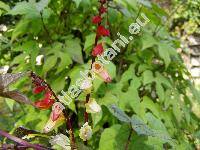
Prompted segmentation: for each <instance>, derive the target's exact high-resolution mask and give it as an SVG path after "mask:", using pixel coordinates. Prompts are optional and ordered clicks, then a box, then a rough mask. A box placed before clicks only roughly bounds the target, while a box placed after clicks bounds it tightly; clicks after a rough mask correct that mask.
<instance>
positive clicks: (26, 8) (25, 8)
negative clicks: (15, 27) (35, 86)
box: [8, 1, 40, 18]
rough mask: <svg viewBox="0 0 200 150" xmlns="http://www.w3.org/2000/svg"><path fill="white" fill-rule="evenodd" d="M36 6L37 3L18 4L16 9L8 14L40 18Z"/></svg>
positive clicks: (24, 2)
mask: <svg viewBox="0 0 200 150" xmlns="http://www.w3.org/2000/svg"><path fill="white" fill-rule="evenodd" d="M35 4H36V3H35V2H26V1H23V2H18V3H17V4H16V5H15V7H14V8H13V9H11V10H10V11H9V12H8V14H11V15H26V16H27V17H28V18H35V17H40V14H39V12H38V11H37V9H36V6H35Z"/></svg>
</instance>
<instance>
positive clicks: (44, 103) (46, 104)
mask: <svg viewBox="0 0 200 150" xmlns="http://www.w3.org/2000/svg"><path fill="white" fill-rule="evenodd" d="M51 97H52V93H51V92H50V91H46V93H45V96H44V98H43V99H42V100H40V101H37V102H35V106H36V107H37V108H40V109H49V108H50V107H51V106H52V105H53V104H54V102H55V100H54V99H51Z"/></svg>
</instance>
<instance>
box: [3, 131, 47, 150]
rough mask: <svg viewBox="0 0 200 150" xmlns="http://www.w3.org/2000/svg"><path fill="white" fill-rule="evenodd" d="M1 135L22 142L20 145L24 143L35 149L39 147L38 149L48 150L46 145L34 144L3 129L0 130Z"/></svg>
mask: <svg viewBox="0 0 200 150" xmlns="http://www.w3.org/2000/svg"><path fill="white" fill-rule="evenodd" d="M0 135H1V136H4V137H7V138H8V139H10V140H12V141H14V142H16V143H18V144H20V145H23V146H25V147H28V148H34V149H37V150H48V149H47V148H44V147H41V146H38V145H34V144H31V143H29V142H27V141H25V140H22V139H20V138H18V137H16V136H13V135H11V134H9V133H7V132H5V131H2V130H0Z"/></svg>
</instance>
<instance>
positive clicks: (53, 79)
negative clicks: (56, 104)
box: [0, 0, 200, 150]
mask: <svg viewBox="0 0 200 150" xmlns="http://www.w3.org/2000/svg"><path fill="white" fill-rule="evenodd" d="M98 5H99V4H98V1H97V0H72V1H71V0H57V1H53V0H41V1H34V0H29V1H18V0H12V1H6V0H1V1H0V24H1V25H0V66H1V68H0V72H1V73H6V72H10V73H11V72H12V73H17V72H24V71H27V70H32V71H34V72H36V73H37V74H38V75H40V76H41V77H43V78H44V79H45V80H46V81H47V82H48V83H49V84H50V85H51V86H52V88H53V90H54V91H55V92H56V93H59V92H60V91H61V90H63V89H64V91H67V89H68V87H69V86H70V85H72V84H74V82H75V81H76V79H78V78H79V71H81V70H82V71H84V70H85V69H87V68H90V62H91V55H90V54H91V50H92V47H93V44H94V40H95V34H94V31H95V28H96V27H95V26H94V25H93V24H92V23H91V18H92V17H93V16H94V14H96V13H97V11H98V10H97V8H98ZM199 8H200V2H199V0H196V1H193V0H187V1H184V2H183V1H181V0H176V1H164V0H163V1H159V2H157V1H156V0H155V1H153V2H150V1H148V0H138V1H136V0H114V1H111V0H110V1H109V10H108V15H107V18H108V21H109V30H110V32H111V37H110V38H108V37H105V38H104V39H103V41H105V45H106V47H109V45H110V44H111V43H112V40H115V39H117V37H118V36H117V32H120V33H121V34H123V35H125V36H126V37H127V36H129V33H128V27H129V25H130V24H131V23H133V22H135V20H136V18H137V17H138V16H139V15H140V13H142V12H143V13H145V14H146V15H147V17H148V18H149V19H150V23H149V24H148V25H147V26H146V27H145V28H144V29H142V31H141V33H140V34H139V35H136V36H135V37H134V41H133V42H131V43H130V44H129V45H128V46H127V47H125V48H122V49H121V53H120V54H119V55H118V56H117V58H115V59H114V61H113V63H110V64H109V65H107V66H105V67H106V68H107V70H108V71H109V73H110V74H111V76H112V78H113V82H112V83H111V84H105V83H103V81H101V80H100V79H97V80H95V81H94V83H93V93H92V96H93V97H94V98H96V100H97V102H98V103H99V104H101V107H102V112H101V113H100V114H97V115H91V116H90V119H89V120H90V122H92V128H93V138H92V139H91V140H89V141H88V144H87V145H82V144H81V143H82V142H81V140H80V138H79V137H78V130H79V129H80V128H81V126H82V125H83V124H84V118H83V117H84V116H83V113H84V107H83V106H84V101H85V94H84V93H82V94H81V95H80V96H79V97H78V98H77V100H78V101H77V102H76V103H75V102H73V103H72V104H71V105H70V108H69V109H70V110H71V115H73V117H74V118H73V126H74V130H75V137H76V141H77V143H78V145H81V147H82V149H100V150H112V149H113V150H116V149H119V150H121V149H124V148H126V149H130V150H131V149H163V148H165V149H170V148H172V147H173V146H174V147H175V148H176V149H180V150H182V149H183V150H188V149H194V148H196V149H199V148H200V130H199V129H200V128H199V127H200V126H199V120H200V112H199V103H200V94H199V91H198V90H197V89H196V88H195V87H194V86H193V78H192V76H191V74H190V73H189V71H188V69H189V70H190V69H191V67H188V68H186V65H184V62H183V60H182V59H181V55H182V56H183V57H184V56H186V57H185V58H186V60H188V64H190V58H191V55H192V56H193V54H191V53H190V50H191V49H190V48H191V47H190V45H189V43H188V37H191V35H194V36H195V37H199V32H200V31H199V30H200V28H199V19H200V18H199V15H200V14H199ZM195 40H196V38H195ZM193 41H194V40H193ZM196 41H197V40H196ZM193 45H194V44H193ZM196 45H198V44H196ZM193 47H194V46H193ZM193 47H192V48H193ZM196 49H197V50H196ZM195 50H196V51H197V53H198V52H199V49H198V48H195ZM179 54H181V55H179ZM195 56H198V55H195ZM197 60H198V58H197ZM197 74H198V73H197ZM11 89H20V91H22V92H24V93H26V95H27V96H28V97H29V98H30V99H32V100H33V101H34V100H37V99H39V98H40V96H41V95H37V96H36V95H33V94H32V86H31V81H30V79H29V78H23V79H22V80H20V81H19V82H17V83H16V84H14V85H13V86H12V87H11ZM110 104H115V105H116V106H117V107H118V108H119V109H120V110H121V111H122V112H125V113H126V114H127V115H128V116H129V117H131V116H132V117H133V118H135V116H136V117H138V118H140V119H139V120H140V121H141V120H142V121H143V122H144V123H146V124H147V125H148V126H149V127H150V128H151V129H153V130H156V131H157V133H158V132H162V133H165V134H164V136H163V135H155V134H150V135H149V136H147V133H146V132H147V131H148V130H147V127H145V128H143V129H140V131H138V130H137V129H135V124H134V123H135V122H133V123H132V126H133V129H134V132H133V133H132V127H131V126H130V124H126V123H124V122H123V121H122V120H124V119H121V121H122V122H121V121H119V120H120V115H119V114H118V115H116V114H115V113H113V112H112V111H111V110H110V107H109V106H110ZM49 113H50V111H49V110H45V111H39V110H37V109H35V108H33V107H31V106H26V105H22V104H18V103H16V102H15V101H13V100H10V99H5V98H0V129H3V130H6V131H8V132H10V133H13V134H15V135H16V136H18V137H23V136H26V137H25V138H26V140H28V141H31V142H32V143H42V144H44V145H47V146H50V144H49V137H50V136H51V135H56V133H63V134H66V132H65V131H66V127H65V125H61V126H60V127H58V128H57V129H56V130H54V131H52V132H51V133H50V134H48V135H47V137H48V138H47V137H43V136H42V134H39V133H38V134H37V136H30V137H29V136H27V134H24V133H21V134H20V130H19V127H20V126H24V127H25V128H27V129H30V130H34V131H37V132H42V129H43V127H44V125H45V123H46V122H47V120H48V116H49ZM112 114H114V115H112ZM116 117H117V118H118V119H119V120H118V119H117V118H116ZM138 132H139V133H145V135H139V134H138ZM129 133H131V134H129ZM129 135H130V136H129ZM164 137H166V138H164ZM167 137H171V138H172V139H173V140H174V142H173V144H172V143H171V142H169V139H168V138H167ZM0 140H1V142H2V143H12V142H11V141H9V140H6V139H5V138H3V137H0ZM2 143H1V144H2ZM79 147H80V146H79ZM56 149H58V148H57V147H56Z"/></svg>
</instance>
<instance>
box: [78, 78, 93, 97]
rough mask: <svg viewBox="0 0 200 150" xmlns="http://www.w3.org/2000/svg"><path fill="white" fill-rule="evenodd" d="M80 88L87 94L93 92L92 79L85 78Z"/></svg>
mask: <svg viewBox="0 0 200 150" xmlns="http://www.w3.org/2000/svg"><path fill="white" fill-rule="evenodd" d="M80 89H81V90H83V91H84V92H85V93H86V94H88V93H91V90H92V80H91V79H85V80H83V81H82V82H81V84H80Z"/></svg>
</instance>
